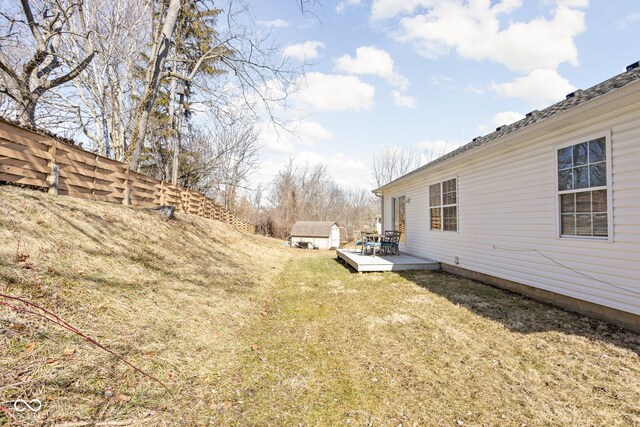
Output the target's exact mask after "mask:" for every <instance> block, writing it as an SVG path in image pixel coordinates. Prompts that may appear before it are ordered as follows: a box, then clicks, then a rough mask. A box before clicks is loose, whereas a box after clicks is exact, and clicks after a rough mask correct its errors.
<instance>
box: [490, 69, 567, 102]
mask: <svg viewBox="0 0 640 427" xmlns="http://www.w3.org/2000/svg"><path fill="white" fill-rule="evenodd" d="M491 89H492V90H493V91H494V92H496V93H497V94H498V95H500V96H504V97H506V98H520V99H524V100H525V101H527V102H528V103H529V105H530V106H531V107H533V108H544V107H547V106H549V104H551V103H553V102H555V101H559V100H561V99H562V98H564V96H565V95H566V94H568V93H570V92H573V91H574V90H575V89H576V88H575V86H573V85H572V84H571V83H569V81H568V80H567V79H565V78H564V77H562V76H561V75H560V74H558V72H557V71H555V70H533V71H532V72H530V73H529V74H528V75H527V76H524V77H517V78H515V79H514V80H512V81H510V82H507V83H493V84H492V85H491Z"/></svg>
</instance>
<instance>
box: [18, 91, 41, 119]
mask: <svg viewBox="0 0 640 427" xmlns="http://www.w3.org/2000/svg"><path fill="white" fill-rule="evenodd" d="M21 101H22V102H21V103H20V110H19V113H18V122H19V123H20V124H21V125H22V126H34V125H35V121H36V120H35V119H36V103H37V98H36V99H33V97H31V96H26V97H24V98H23V99H22V100H21Z"/></svg>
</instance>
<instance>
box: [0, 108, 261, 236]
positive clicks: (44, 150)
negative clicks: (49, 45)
mask: <svg viewBox="0 0 640 427" xmlns="http://www.w3.org/2000/svg"><path fill="white" fill-rule="evenodd" d="M0 182H6V183H10V184H20V185H28V186H31V187H37V188H41V189H44V190H49V191H50V192H53V193H56V194H63V195H68V196H73V197H79V198H82V199H91V200H101V201H106V202H113V203H122V204H125V205H128V204H131V205H133V206H145V207H151V206H160V205H173V206H175V207H176V211H178V212H183V213H190V214H194V215H198V216H201V217H204V218H210V219H215V220H218V221H222V222H225V223H227V224H231V225H232V226H233V227H235V228H236V229H238V230H240V231H243V232H246V233H255V226H254V225H252V224H249V223H247V222H244V221H241V220H239V219H238V218H236V216H235V215H234V214H233V213H232V212H229V211H228V210H226V209H224V208H223V207H222V206H219V205H217V204H215V203H214V201H213V200H211V199H209V198H208V197H206V196H204V195H203V194H201V193H198V192H196V191H191V190H188V189H186V188H182V187H179V186H177V185H172V184H169V183H167V182H164V181H160V180H158V179H155V178H152V177H150V176H147V175H143V174H140V173H137V172H133V171H130V170H129V169H128V167H127V165H126V164H125V163H122V162H118V161H116V160H113V159H109V158H107V157H103V156H100V155H97V154H94V153H90V152H88V151H85V150H83V149H81V148H78V147H76V146H74V145H71V144H68V143H65V142H63V141H61V140H59V139H56V138H54V137H52V136H48V135H46V134H44V133H40V132H37V131H34V130H30V129H25V128H23V127H20V126H18V125H16V124H14V123H12V122H10V121H7V120H4V119H2V118H0Z"/></svg>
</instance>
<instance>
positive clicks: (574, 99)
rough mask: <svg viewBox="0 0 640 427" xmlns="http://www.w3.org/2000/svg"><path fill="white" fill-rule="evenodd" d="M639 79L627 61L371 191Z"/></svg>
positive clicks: (638, 70)
mask: <svg viewBox="0 0 640 427" xmlns="http://www.w3.org/2000/svg"><path fill="white" fill-rule="evenodd" d="M639 80H640V66H639V64H638V62H636V63H634V64H631V65H630V66H629V67H627V71H625V72H623V73H621V74H618V75H617V76H614V77H612V78H610V79H608V80H605V81H603V82H602V83H598V84H597V85H595V86H592V87H590V88H589V89H585V90H581V89H578V90H576V91H575V92H572V93H570V94H568V95H567V97H566V98H565V99H564V100H562V101H560V102H557V103H555V104H553V105H551V106H549V107H547V108H545V109H544V110H541V111H538V110H534V111H532V112H531V113H529V114H527V116H526V117H525V118H524V119H521V120H518V121H517V122H515V123H512V124H510V125H505V126H500V127H499V128H497V129H496V130H495V132H491V133H489V134H487V135H484V136H480V137H477V138H473V140H472V141H471V142H469V143H468V144H466V145H463V146H462V147H460V148H458V149H456V150H453V151H452V152H450V153H447V154H445V155H444V156H442V157H439V158H437V159H435V160H434V161H432V162H429V163H427V164H425V165H423V166H420V167H419V168H417V169H415V170H413V171H411V172H409V173H407V174H405V175H403V176H401V177H399V178H397V179H395V180H393V181H391V182H388V183H387V184H385V185H383V186H381V187H379V188H377V189H375V190H373V192H378V191H379V190H381V189H383V188H384V187H387V186H389V185H391V184H395V183H397V182H399V181H402V180H404V179H405V178H407V177H409V176H411V175H414V174H416V173H418V172H421V171H423V170H425V169H428V168H430V167H433V166H435V165H437V164H439V163H442V162H444V161H445V160H449V159H451V158H453V157H456V156H458V155H460V154H462V153H464V152H467V151H470V150H473V149H474V148H477V147H480V146H483V145H486V144H488V143H490V142H492V141H495V140H497V139H500V138H502V137H504V136H507V135H509V134H512V133H514V132H516V131H518V130H520V129H523V128H526V127H528V126H532V125H534V124H536V123H539V122H541V121H543V120H546V119H548V118H550V117H553V116H555V115H558V114H560V113H563V112H565V111H567V110H570V109H572V108H574V107H577V106H578V105H582V104H584V103H586V102H589V101H591V100H592V99H595V98H598V97H600V96H602V95H605V94H607V93H609V92H613V91H615V90H617V89H620V88H622V87H624V86H626V85H628V84H630V83H633V82H636V81H639Z"/></svg>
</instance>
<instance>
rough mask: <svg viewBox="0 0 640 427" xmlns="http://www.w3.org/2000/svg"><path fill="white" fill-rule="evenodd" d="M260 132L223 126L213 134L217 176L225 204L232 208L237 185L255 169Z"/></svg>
mask: <svg viewBox="0 0 640 427" xmlns="http://www.w3.org/2000/svg"><path fill="white" fill-rule="evenodd" d="M258 137H259V133H258V132H257V131H256V130H255V129H254V128H253V126H250V125H242V124H237V125H235V126H229V127H225V128H223V129H222V130H221V132H220V133H218V134H217V135H216V136H215V144H216V146H217V147H218V152H219V153H220V154H221V156H220V160H221V161H220V167H219V171H218V174H217V175H218V179H219V185H220V190H221V192H222V194H223V195H224V207H225V208H226V209H227V210H229V211H231V212H234V211H235V203H236V198H237V192H238V188H239V186H241V185H242V184H243V183H244V182H245V181H246V179H247V178H248V177H249V175H250V174H251V172H253V171H255V169H256V167H257V165H258V163H259V161H260V156H259V152H258V149H259V143H258Z"/></svg>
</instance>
